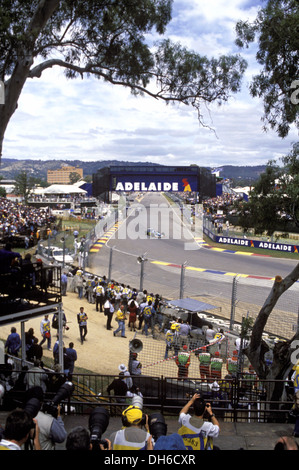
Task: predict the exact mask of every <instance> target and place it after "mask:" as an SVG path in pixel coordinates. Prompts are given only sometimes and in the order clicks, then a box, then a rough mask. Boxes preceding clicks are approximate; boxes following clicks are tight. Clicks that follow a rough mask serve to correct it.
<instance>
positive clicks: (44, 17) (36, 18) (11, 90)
mask: <svg viewBox="0 0 299 470" xmlns="http://www.w3.org/2000/svg"><path fill="white" fill-rule="evenodd" d="M59 3H60V1H59V0H40V2H39V4H38V6H37V7H36V10H35V12H34V15H33V17H32V19H31V21H30V23H29V25H28V28H27V30H26V31H24V39H23V45H24V46H23V47H22V46H21V45H20V47H19V53H18V57H17V59H16V63H15V67H14V70H13V72H12V74H11V77H10V78H9V80H7V81H6V82H5V104H3V105H0V161H1V156H2V151H3V141H4V135H5V131H6V128H7V126H8V123H9V121H10V119H11V117H12V115H13V114H14V112H15V110H16V109H17V106H18V100H19V97H20V95H21V92H22V90H23V87H24V85H25V82H26V80H27V78H28V76H29V73H30V67H31V66H32V64H33V59H34V47H35V42H36V39H37V38H38V36H39V34H40V32H41V31H42V29H43V28H44V26H45V24H46V23H47V21H48V20H49V18H51V16H52V14H53V13H54V11H55V10H56V8H57V7H58V6H59ZM25 45H26V46H25Z"/></svg>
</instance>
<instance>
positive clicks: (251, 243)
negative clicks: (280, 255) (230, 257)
mask: <svg viewBox="0 0 299 470" xmlns="http://www.w3.org/2000/svg"><path fill="white" fill-rule="evenodd" d="M203 231H204V233H205V234H206V235H208V237H209V238H211V240H213V241H214V242H216V243H223V244H226V245H234V246H235V247H236V248H237V247H238V246H239V247H240V246H245V247H248V248H261V249H263V250H271V251H284V252H287V253H297V254H298V253H299V245H291V244H288V243H276V242H270V241H261V240H252V239H250V238H235V237H229V236H225V235H215V234H214V233H213V232H211V231H210V230H209V229H207V228H206V227H205V228H204V229H203Z"/></svg>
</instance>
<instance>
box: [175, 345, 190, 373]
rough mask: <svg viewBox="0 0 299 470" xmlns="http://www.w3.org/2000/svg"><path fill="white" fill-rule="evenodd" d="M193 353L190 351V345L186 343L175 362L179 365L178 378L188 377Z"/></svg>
mask: <svg viewBox="0 0 299 470" xmlns="http://www.w3.org/2000/svg"><path fill="white" fill-rule="evenodd" d="M190 361H191V355H190V352H188V346H187V345H186V344H184V346H183V350H182V351H179V353H178V355H177V356H176V358H175V363H176V365H177V366H178V379H179V380H182V379H187V377H188V369H189V366H190Z"/></svg>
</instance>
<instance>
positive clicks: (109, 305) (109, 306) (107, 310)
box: [104, 299, 115, 330]
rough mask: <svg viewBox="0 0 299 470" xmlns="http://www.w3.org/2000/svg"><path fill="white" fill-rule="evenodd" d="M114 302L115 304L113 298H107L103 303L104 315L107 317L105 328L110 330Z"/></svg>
mask: <svg viewBox="0 0 299 470" xmlns="http://www.w3.org/2000/svg"><path fill="white" fill-rule="evenodd" d="M114 304H115V300H114V299H107V300H106V302H105V303H104V315H106V317H107V324H106V328H107V330H112V326H111V321H112V318H113V313H114Z"/></svg>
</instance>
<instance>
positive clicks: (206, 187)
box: [93, 165, 216, 199]
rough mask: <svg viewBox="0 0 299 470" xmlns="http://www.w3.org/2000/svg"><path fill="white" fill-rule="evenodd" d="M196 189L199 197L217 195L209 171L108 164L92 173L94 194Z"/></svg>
mask: <svg viewBox="0 0 299 470" xmlns="http://www.w3.org/2000/svg"><path fill="white" fill-rule="evenodd" d="M112 191H116V192H142V193H144V192H195V193H197V194H198V195H199V197H200V199H202V198H206V197H215V196H216V178H215V175H212V174H211V171H210V170H209V169H206V168H201V167H199V166H197V165H191V166H188V167H186V166H163V165H157V166H155V165H140V166H130V165H128V166H124V165H119V166H110V167H105V168H102V169H100V170H98V172H97V173H96V174H93V195H94V196H95V197H97V196H100V195H102V194H103V193H105V192H112Z"/></svg>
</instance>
